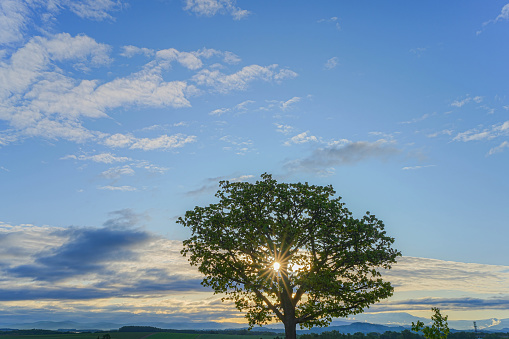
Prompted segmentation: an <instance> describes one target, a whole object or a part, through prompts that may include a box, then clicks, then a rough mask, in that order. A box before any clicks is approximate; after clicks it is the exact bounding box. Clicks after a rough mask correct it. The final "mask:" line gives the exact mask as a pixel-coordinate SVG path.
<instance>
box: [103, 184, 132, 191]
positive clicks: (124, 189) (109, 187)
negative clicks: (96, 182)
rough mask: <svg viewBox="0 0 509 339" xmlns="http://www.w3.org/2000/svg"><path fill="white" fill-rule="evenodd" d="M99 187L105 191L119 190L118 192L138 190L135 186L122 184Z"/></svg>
mask: <svg viewBox="0 0 509 339" xmlns="http://www.w3.org/2000/svg"><path fill="white" fill-rule="evenodd" d="M99 189H100V190H105V191H120V192H133V191H137V190H138V189H137V188H136V187H133V186H127V185H124V186H111V185H107V186H100V187H99Z"/></svg>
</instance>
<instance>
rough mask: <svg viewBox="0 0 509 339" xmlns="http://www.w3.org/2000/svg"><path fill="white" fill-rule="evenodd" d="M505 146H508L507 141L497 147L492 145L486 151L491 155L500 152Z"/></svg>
mask: <svg viewBox="0 0 509 339" xmlns="http://www.w3.org/2000/svg"><path fill="white" fill-rule="evenodd" d="M505 148H509V142H508V141H504V142H502V143H501V144H500V145H498V146H497V147H493V148H492V149H490V151H489V152H488V155H493V154H495V153H500V152H502V151H504V149H505Z"/></svg>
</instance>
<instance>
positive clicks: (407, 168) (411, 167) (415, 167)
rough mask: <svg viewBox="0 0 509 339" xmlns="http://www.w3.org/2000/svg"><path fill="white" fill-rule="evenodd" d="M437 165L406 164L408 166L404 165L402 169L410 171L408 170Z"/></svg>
mask: <svg viewBox="0 0 509 339" xmlns="http://www.w3.org/2000/svg"><path fill="white" fill-rule="evenodd" d="M435 166H436V165H423V166H406V167H403V168H402V170H403V171H408V170H418V169H421V168H427V167H435Z"/></svg>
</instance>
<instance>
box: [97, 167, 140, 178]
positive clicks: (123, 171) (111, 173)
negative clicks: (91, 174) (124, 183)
mask: <svg viewBox="0 0 509 339" xmlns="http://www.w3.org/2000/svg"><path fill="white" fill-rule="evenodd" d="M124 175H134V170H133V169H132V168H131V166H129V165H124V166H118V167H112V168H109V169H108V170H106V171H104V172H102V173H101V176H102V177H103V178H106V179H118V178H120V177H121V176H124Z"/></svg>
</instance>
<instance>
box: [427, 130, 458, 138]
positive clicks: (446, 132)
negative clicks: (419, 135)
mask: <svg viewBox="0 0 509 339" xmlns="http://www.w3.org/2000/svg"><path fill="white" fill-rule="evenodd" d="M453 132H454V131H453V130H450V129H444V130H441V131H438V132H435V133H431V134H427V135H426V136H427V137H428V138H436V137H437V136H439V135H444V134H445V135H452V133H453Z"/></svg>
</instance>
